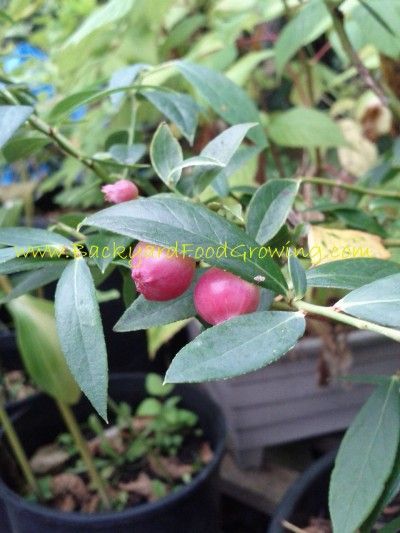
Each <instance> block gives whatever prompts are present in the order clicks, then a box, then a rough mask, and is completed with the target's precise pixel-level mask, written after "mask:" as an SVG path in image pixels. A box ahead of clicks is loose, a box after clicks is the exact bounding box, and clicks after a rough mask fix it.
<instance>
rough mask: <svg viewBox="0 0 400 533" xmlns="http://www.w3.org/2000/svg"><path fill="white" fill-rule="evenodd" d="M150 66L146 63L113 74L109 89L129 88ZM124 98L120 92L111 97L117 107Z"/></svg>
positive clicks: (124, 68) (130, 66)
mask: <svg viewBox="0 0 400 533" xmlns="http://www.w3.org/2000/svg"><path fill="white" fill-rule="evenodd" d="M149 66H150V65H146V64H145V63H136V64H134V65H129V66H127V67H123V68H121V69H118V70H116V71H115V72H113V74H112V76H111V78H110V81H109V84H108V89H111V90H113V89H122V88H125V87H129V86H130V85H132V83H133V82H134V81H135V79H136V78H137V76H138V75H139V74H140V72H142V71H143V70H146V69H147V68H148V67H149ZM123 98H124V93H123V92H121V93H120V92H118V93H114V94H111V95H110V100H111V103H112V104H113V105H114V106H115V107H117V106H118V105H119V104H120V103H121V101H122V99H123Z"/></svg>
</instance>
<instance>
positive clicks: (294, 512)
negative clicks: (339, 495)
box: [267, 450, 337, 533]
mask: <svg viewBox="0 0 400 533" xmlns="http://www.w3.org/2000/svg"><path fill="white" fill-rule="evenodd" d="M336 453H337V451H336V450H334V451H332V452H329V453H327V454H326V455H324V456H323V457H321V458H320V459H318V460H317V461H315V463H313V464H312V465H311V466H310V467H309V468H308V469H307V470H306V471H305V472H304V473H303V474H302V475H301V476H300V477H299V478H298V479H297V480H296V481H295V482H294V483H293V485H292V486H291V487H290V489H289V490H288V491H287V493H286V494H285V496H284V498H283V500H282V501H281V503H280V504H279V506H278V508H277V509H276V511H275V513H274V516H273V517H272V520H271V523H270V526H269V528H268V532H267V533H285V532H286V531H287V529H285V528H284V527H282V521H283V520H287V521H288V522H290V523H292V524H294V525H296V526H297V527H299V528H305V527H307V526H308V525H309V519H310V518H311V517H320V518H328V516H329V512H328V490H329V480H330V477H331V472H332V470H333V466H334V463H335V457H336Z"/></svg>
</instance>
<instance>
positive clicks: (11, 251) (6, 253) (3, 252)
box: [0, 248, 16, 268]
mask: <svg viewBox="0 0 400 533" xmlns="http://www.w3.org/2000/svg"><path fill="white" fill-rule="evenodd" d="M15 255H16V251H15V248H1V249H0V265H3V263H6V262H7V261H10V260H11V259H15ZM2 268H4V267H2Z"/></svg>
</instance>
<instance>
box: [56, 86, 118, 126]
mask: <svg viewBox="0 0 400 533" xmlns="http://www.w3.org/2000/svg"><path fill="white" fill-rule="evenodd" d="M109 94H110V91H104V90H99V89H91V90H88V91H81V92H79V93H74V94H70V95H69V96H66V97H65V98H63V99H62V100H60V101H59V102H57V104H56V105H55V106H54V107H53V109H52V110H51V111H50V115H49V117H50V119H51V120H56V119H57V120H60V119H62V118H65V117H66V116H68V115H69V114H70V113H71V112H72V111H73V110H74V109H76V108H77V107H79V106H81V105H84V104H89V103H91V102H95V101H96V100H99V99H101V98H103V97H104V96H108V95H109ZM111 94H113V93H111Z"/></svg>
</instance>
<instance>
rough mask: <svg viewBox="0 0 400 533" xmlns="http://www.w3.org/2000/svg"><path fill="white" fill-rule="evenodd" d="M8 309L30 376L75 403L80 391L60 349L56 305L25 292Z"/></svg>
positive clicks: (47, 390)
mask: <svg viewBox="0 0 400 533" xmlns="http://www.w3.org/2000/svg"><path fill="white" fill-rule="evenodd" d="M7 308H8V310H9V311H10V313H11V315H12V317H13V321H14V324H15V330H16V336H17V344H18V349H19V353H20V354H21V356H22V360H23V362H24V367H25V368H26V370H27V372H28V374H29V376H30V377H31V379H32V380H33V381H34V382H35V384H36V385H37V386H38V387H39V388H40V389H41V390H42V391H44V392H46V393H47V394H49V395H50V396H52V397H53V398H56V399H58V400H60V401H61V402H65V403H68V404H74V403H76V402H77V401H78V400H79V397H80V390H79V388H78V386H77V384H76V382H75V380H74V378H73V377H72V375H71V373H70V371H69V369H68V366H67V364H66V362H65V358H64V355H63V353H62V351H61V347H60V342H59V339H58V335H57V331H56V321H55V317H54V306H53V304H52V303H51V302H48V301H46V300H43V299H41V298H34V297H33V296H27V295H24V296H21V297H20V298H17V299H16V300H13V301H12V302H10V303H9V304H8V305H7Z"/></svg>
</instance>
